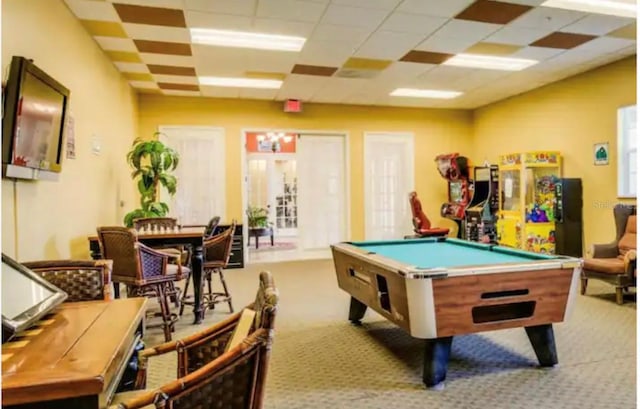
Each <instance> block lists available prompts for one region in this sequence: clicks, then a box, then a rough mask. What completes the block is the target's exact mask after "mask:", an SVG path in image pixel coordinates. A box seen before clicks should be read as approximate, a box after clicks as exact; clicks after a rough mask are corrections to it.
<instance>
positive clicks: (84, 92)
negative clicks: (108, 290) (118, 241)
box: [2, 0, 137, 260]
mask: <svg viewBox="0 0 640 409" xmlns="http://www.w3.org/2000/svg"><path fill="white" fill-rule="evenodd" d="M13 55H21V56H24V57H27V58H32V59H33V60H34V62H35V64H36V65H38V66H39V67H40V68H42V69H43V70H44V71H46V72H47V73H48V74H50V75H51V76H52V77H54V78H55V79H57V80H58V81H60V82H61V83H62V84H64V85H65V86H66V87H67V88H69V89H70V90H71V98H70V107H71V111H72V114H73V116H74V118H75V138H76V158H77V159H66V158H65V159H64V161H63V169H62V173H61V174H60V179H59V181H57V182H52V181H37V182H25V181H20V182H17V183H15V184H14V183H13V182H12V181H10V180H4V179H3V180H2V251H3V252H5V253H7V254H8V255H10V256H13V257H17V258H18V259H19V260H33V259H40V258H60V257H62V258H67V257H82V258H87V257H88V256H89V251H88V248H87V240H86V237H87V235H88V234H91V233H93V234H95V228H96V226H98V225H101V224H102V225H106V224H115V223H117V224H121V220H122V216H123V215H124V212H123V208H120V207H119V205H118V202H119V200H124V201H126V202H127V204H128V205H132V204H133V198H134V190H133V187H132V184H131V181H130V178H129V169H128V168H127V166H126V161H125V154H126V152H127V149H128V147H129V146H130V144H131V141H132V140H133V138H134V136H135V135H136V134H137V97H136V95H135V94H134V93H133V92H132V90H131V88H130V87H129V85H128V83H127V82H126V81H125V80H123V79H122V77H121V75H120V74H119V72H118V71H117V69H116V68H115V67H114V66H113V64H112V63H111V62H110V61H109V60H108V59H107V57H106V56H105V55H104V53H103V51H101V49H100V48H99V46H98V45H97V44H96V43H95V42H94V40H93V39H92V38H91V37H90V36H89V35H88V34H87V33H86V31H85V30H84V28H83V27H82V26H81V25H80V23H79V21H78V20H77V19H75V18H74V17H73V15H72V14H71V12H70V11H69V10H68V9H67V7H66V6H65V5H64V3H63V2H62V1H51V0H28V1H25V0H4V1H3V2H2V66H3V67H6V66H7V65H8V64H9V63H10V62H11V56H13ZM92 135H97V136H98V137H99V138H101V139H102V154H101V155H93V154H92V153H91V143H90V141H91V136H92Z"/></svg>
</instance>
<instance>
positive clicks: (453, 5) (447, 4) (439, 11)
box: [397, 0, 475, 17]
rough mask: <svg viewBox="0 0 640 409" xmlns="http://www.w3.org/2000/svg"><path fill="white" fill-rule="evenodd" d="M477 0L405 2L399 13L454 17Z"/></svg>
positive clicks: (410, 0)
mask: <svg viewBox="0 0 640 409" xmlns="http://www.w3.org/2000/svg"><path fill="white" fill-rule="evenodd" d="M474 1H475V0H446V1H444V0H440V1H427V0H404V1H403V2H402V3H401V4H400V6H399V7H398V9H397V10H398V11H404V12H407V13H419V14H426V15H429V16H440V17H453V16H455V15H457V14H458V13H460V12H461V11H462V10H464V9H466V8H467V7H469V5H471V3H473V2H474Z"/></svg>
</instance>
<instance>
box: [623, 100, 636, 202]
mask: <svg viewBox="0 0 640 409" xmlns="http://www.w3.org/2000/svg"><path fill="white" fill-rule="evenodd" d="M636 123H637V122H636V106H635V105H632V106H628V107H623V108H620V109H618V197H636V195H637V191H636V181H637V177H638V167H637V159H636V158H637V152H638V131H637V128H636Z"/></svg>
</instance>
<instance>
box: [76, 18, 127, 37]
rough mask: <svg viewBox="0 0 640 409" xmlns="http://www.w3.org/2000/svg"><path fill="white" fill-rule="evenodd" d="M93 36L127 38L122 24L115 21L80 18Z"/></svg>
mask: <svg viewBox="0 0 640 409" xmlns="http://www.w3.org/2000/svg"><path fill="white" fill-rule="evenodd" d="M80 22H81V23H82V25H83V26H84V27H85V28H86V29H87V31H88V32H89V33H90V34H91V35H93V36H100V37H118V38H128V36H127V33H125V32H124V28H123V27H122V24H120V23H118V22H115V21H99V20H80Z"/></svg>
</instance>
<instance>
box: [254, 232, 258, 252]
mask: <svg viewBox="0 0 640 409" xmlns="http://www.w3.org/2000/svg"><path fill="white" fill-rule="evenodd" d="M259 237H260V235H259V234H258V233H256V234H255V235H254V236H253V239H254V240H255V241H256V249H257V248H258V245H259V243H258V241H259V240H258V238H259Z"/></svg>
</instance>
